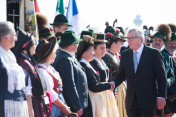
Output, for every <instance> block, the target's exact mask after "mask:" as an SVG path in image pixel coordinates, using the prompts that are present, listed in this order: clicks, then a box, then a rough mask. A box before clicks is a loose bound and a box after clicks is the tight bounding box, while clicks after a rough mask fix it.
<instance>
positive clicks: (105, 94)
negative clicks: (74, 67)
mask: <svg viewBox="0 0 176 117" xmlns="http://www.w3.org/2000/svg"><path fill="white" fill-rule="evenodd" d="M89 97H90V101H91V105H92V114H93V117H119V112H118V108H117V104H116V100H115V97H114V94H113V92H112V91H110V90H106V91H102V92H98V93H94V92H92V91H90V90H89Z"/></svg>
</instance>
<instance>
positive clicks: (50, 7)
mask: <svg viewBox="0 0 176 117" xmlns="http://www.w3.org/2000/svg"><path fill="white" fill-rule="evenodd" d="M37 1H38V4H39V9H40V12H41V13H43V14H45V15H46V16H47V17H48V20H49V22H50V23H52V22H53V20H54V17H55V9H56V3H57V0H37ZM68 1H69V0H64V4H65V6H66V5H67V4H68ZM76 2H77V7H78V11H79V15H80V18H81V24H82V25H83V27H84V28H85V27H86V26H87V25H89V24H90V27H91V28H93V29H95V30H96V31H97V32H104V29H105V22H106V21H108V22H109V24H110V25H112V24H113V21H114V20H115V19H116V18H117V20H118V22H117V24H116V26H122V27H123V28H126V27H128V28H134V27H136V26H135V25H134V19H135V18H136V16H140V17H139V18H140V20H141V21H142V24H141V26H140V27H138V28H142V26H143V25H147V26H148V27H150V26H153V27H154V28H155V27H157V25H159V24H161V23H165V24H168V23H174V24H176V14H175V12H176V6H175V5H176V0H76Z"/></svg>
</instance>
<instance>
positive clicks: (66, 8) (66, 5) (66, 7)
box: [65, 0, 69, 16]
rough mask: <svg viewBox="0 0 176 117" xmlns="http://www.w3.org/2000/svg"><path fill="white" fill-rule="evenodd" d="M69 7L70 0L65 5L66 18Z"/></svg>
mask: <svg viewBox="0 0 176 117" xmlns="http://www.w3.org/2000/svg"><path fill="white" fill-rule="evenodd" d="M68 5H69V0H67V1H66V4H65V11H66V12H65V16H66V15H67V14H66V13H67V10H68Z"/></svg>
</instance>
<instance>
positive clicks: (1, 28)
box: [0, 22, 29, 117]
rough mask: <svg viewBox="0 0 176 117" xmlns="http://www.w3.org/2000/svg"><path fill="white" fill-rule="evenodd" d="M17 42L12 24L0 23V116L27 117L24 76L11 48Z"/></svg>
mask: <svg viewBox="0 0 176 117" xmlns="http://www.w3.org/2000/svg"><path fill="white" fill-rule="evenodd" d="M15 41H17V37H16V32H15V29H14V24H13V23H11V22H0V53H1V54H0V76H1V77H0V94H1V95H0V116H1V117H28V116H29V114H28V107H27V101H26V100H25V95H24V92H23V88H24V87H25V74H24V72H23V69H22V68H21V67H20V66H19V65H18V64H17V62H16V58H15V56H14V54H13V53H12V52H11V50H10V49H11V48H13V47H14V46H15Z"/></svg>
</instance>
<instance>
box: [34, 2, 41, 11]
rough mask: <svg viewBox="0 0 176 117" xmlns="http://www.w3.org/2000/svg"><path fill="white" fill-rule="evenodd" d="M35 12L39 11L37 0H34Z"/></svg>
mask: <svg viewBox="0 0 176 117" xmlns="http://www.w3.org/2000/svg"><path fill="white" fill-rule="evenodd" d="M34 5H35V12H40V10H39V6H38V3H37V0H34Z"/></svg>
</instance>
